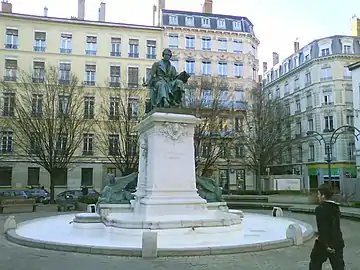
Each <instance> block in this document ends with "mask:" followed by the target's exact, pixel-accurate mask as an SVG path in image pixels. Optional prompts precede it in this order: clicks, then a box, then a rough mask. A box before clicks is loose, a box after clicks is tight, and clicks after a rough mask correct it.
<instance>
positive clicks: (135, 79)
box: [128, 67, 139, 88]
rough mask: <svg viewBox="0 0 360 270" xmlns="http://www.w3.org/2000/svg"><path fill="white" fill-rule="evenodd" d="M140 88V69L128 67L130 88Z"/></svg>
mask: <svg viewBox="0 0 360 270" xmlns="http://www.w3.org/2000/svg"><path fill="white" fill-rule="evenodd" d="M138 86H139V68H138V67H128V87H129V88H137V87H138Z"/></svg>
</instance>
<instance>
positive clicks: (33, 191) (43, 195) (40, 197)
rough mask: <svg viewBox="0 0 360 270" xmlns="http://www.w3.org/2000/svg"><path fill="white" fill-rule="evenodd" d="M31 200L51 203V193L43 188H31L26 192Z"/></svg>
mask: <svg viewBox="0 0 360 270" xmlns="http://www.w3.org/2000/svg"><path fill="white" fill-rule="evenodd" d="M25 192H26V194H27V195H28V197H29V198H34V199H35V200H36V202H37V203H43V204H48V203H50V193H49V192H48V191H47V190H46V189H42V188H30V189H27V190H25Z"/></svg>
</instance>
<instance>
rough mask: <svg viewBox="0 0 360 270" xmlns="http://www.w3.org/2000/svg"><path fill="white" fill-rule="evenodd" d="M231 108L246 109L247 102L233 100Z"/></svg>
mask: <svg viewBox="0 0 360 270" xmlns="http://www.w3.org/2000/svg"><path fill="white" fill-rule="evenodd" d="M233 108H234V109H238V110H247V108H248V103H247V102H246V101H234V102H233Z"/></svg>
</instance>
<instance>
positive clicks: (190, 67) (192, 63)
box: [185, 59, 195, 74]
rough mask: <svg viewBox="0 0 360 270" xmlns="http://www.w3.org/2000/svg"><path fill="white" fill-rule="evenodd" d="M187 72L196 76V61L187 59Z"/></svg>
mask: <svg viewBox="0 0 360 270" xmlns="http://www.w3.org/2000/svg"><path fill="white" fill-rule="evenodd" d="M185 71H186V72H187V73H189V74H195V60H194V59H186V60H185Z"/></svg>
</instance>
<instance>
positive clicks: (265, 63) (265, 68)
mask: <svg viewBox="0 0 360 270" xmlns="http://www.w3.org/2000/svg"><path fill="white" fill-rule="evenodd" d="M266 71H267V62H263V73H265V72H266Z"/></svg>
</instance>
